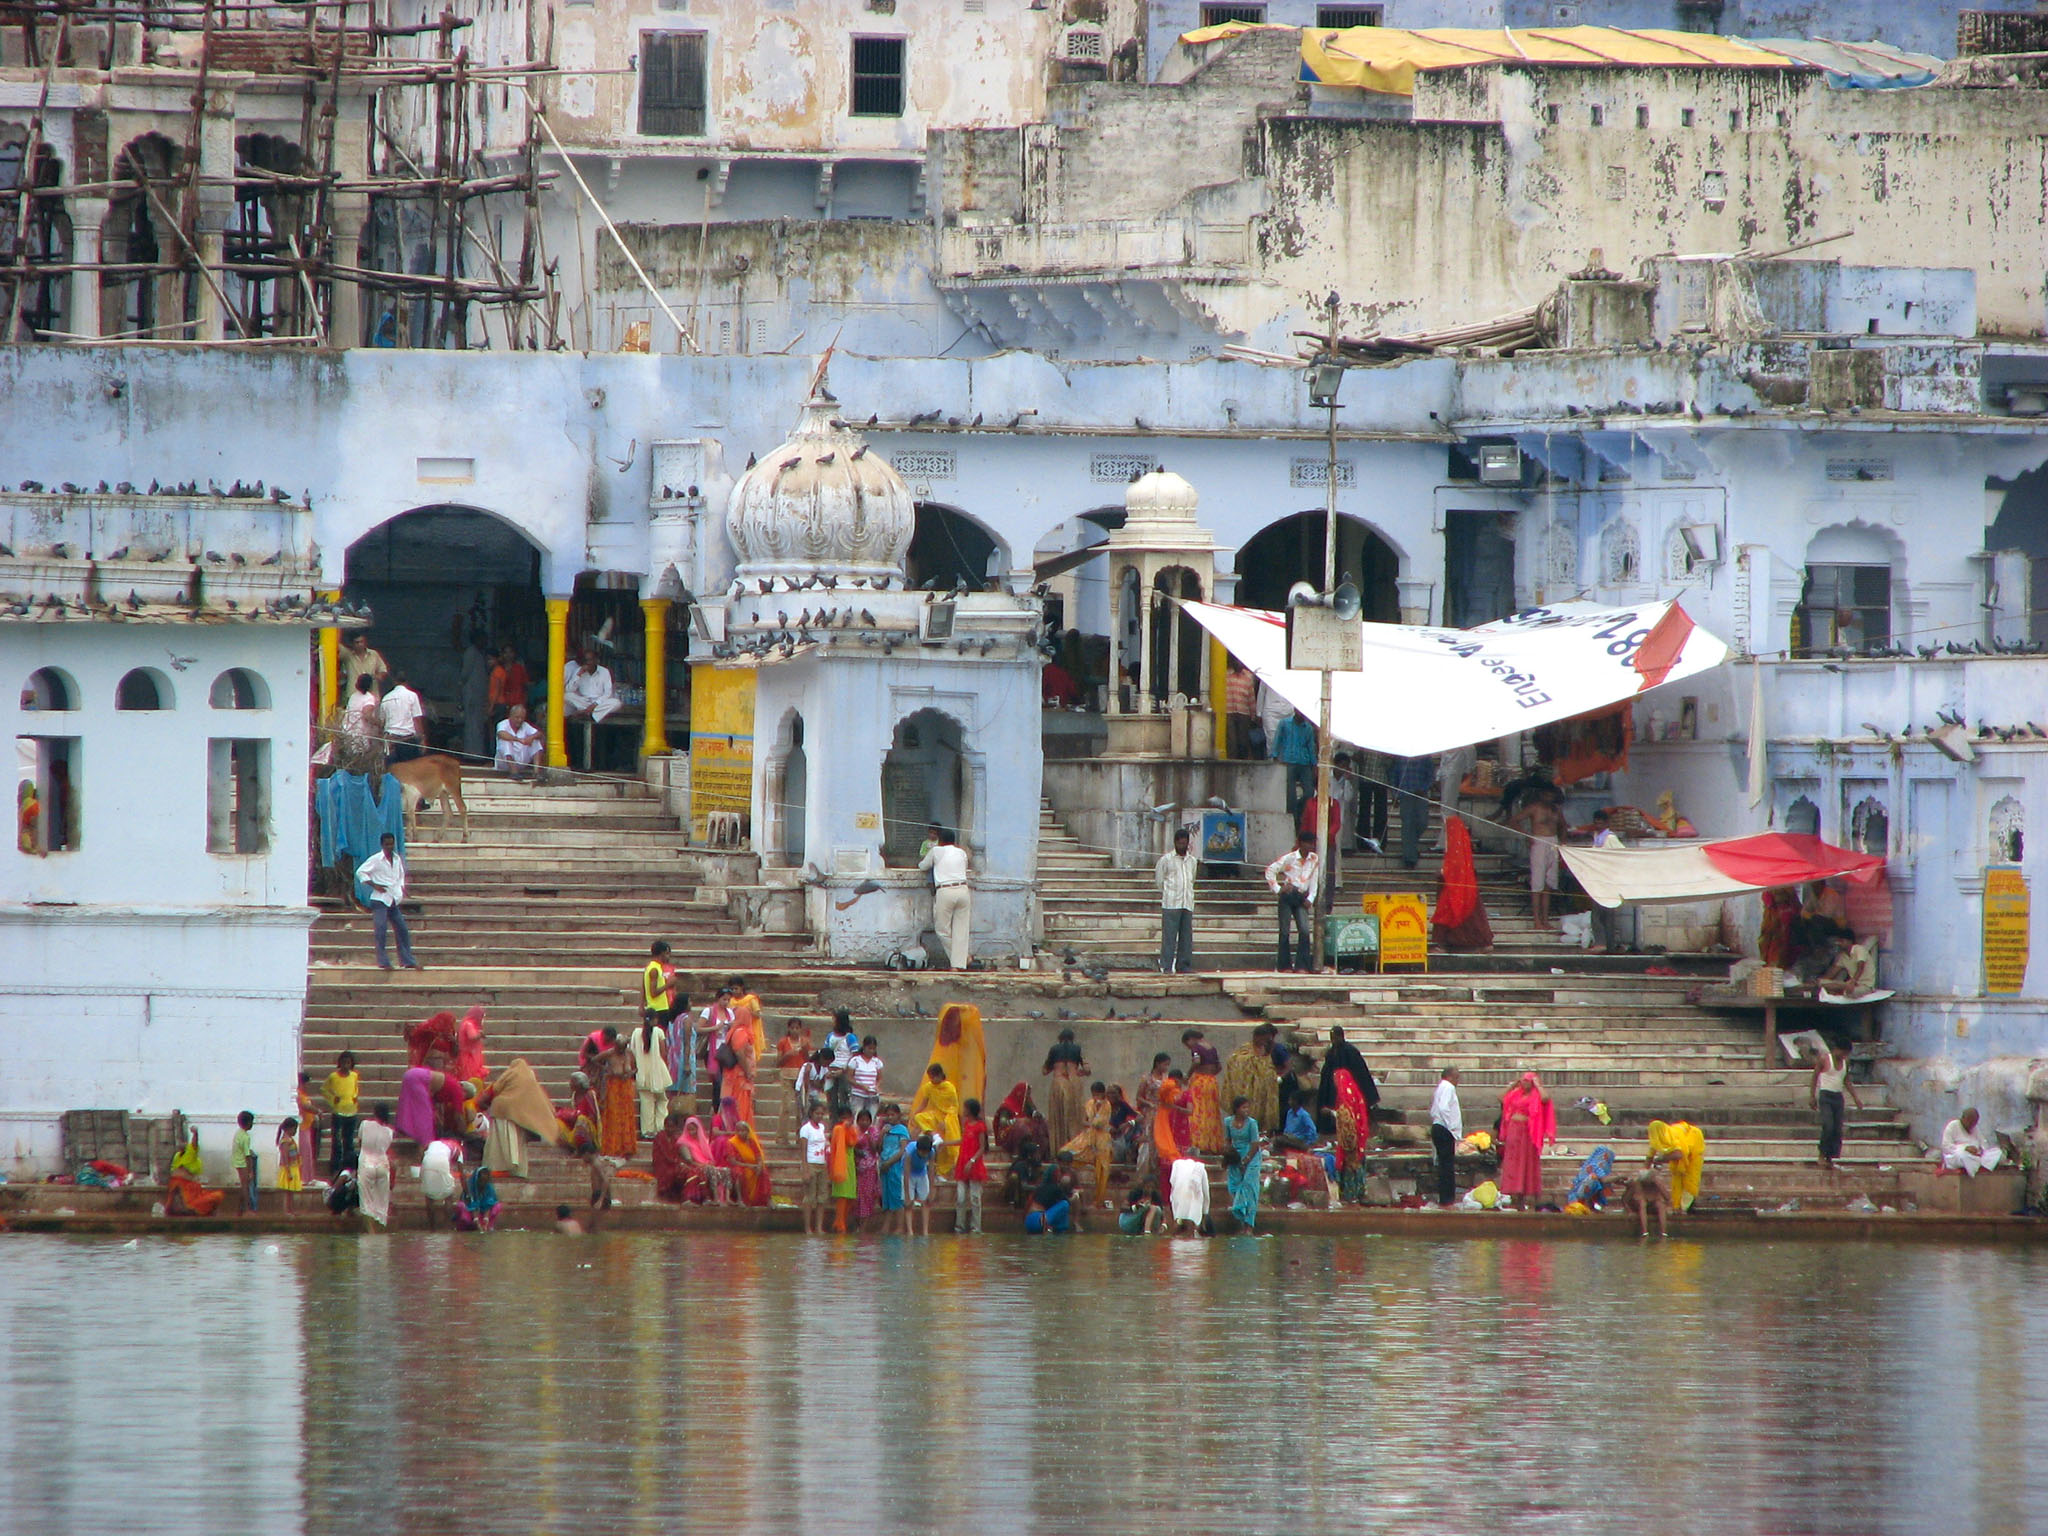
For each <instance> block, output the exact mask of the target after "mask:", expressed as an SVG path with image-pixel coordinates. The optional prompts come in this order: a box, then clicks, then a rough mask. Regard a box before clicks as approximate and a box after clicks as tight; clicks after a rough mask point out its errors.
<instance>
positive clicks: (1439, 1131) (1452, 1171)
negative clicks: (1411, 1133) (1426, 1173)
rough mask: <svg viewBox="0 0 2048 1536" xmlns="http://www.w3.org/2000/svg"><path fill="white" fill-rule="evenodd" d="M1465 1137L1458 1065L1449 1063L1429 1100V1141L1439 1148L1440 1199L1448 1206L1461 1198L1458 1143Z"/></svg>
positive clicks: (1437, 1197)
mask: <svg viewBox="0 0 2048 1536" xmlns="http://www.w3.org/2000/svg"><path fill="white" fill-rule="evenodd" d="M1464 1139H1465V1111H1464V1109H1463V1108H1462V1107H1461V1106H1460V1105H1459V1103H1458V1069H1457V1068H1456V1067H1445V1068H1444V1075H1443V1076H1442V1078H1440V1079H1439V1080H1438V1082H1437V1085H1436V1093H1435V1095H1434V1096H1433V1097H1432V1098H1431V1099H1430V1101H1429V1144H1430V1145H1431V1146H1432V1147H1434V1148H1435V1149H1436V1203H1437V1204H1438V1205H1441V1206H1444V1207H1446V1208H1448V1207H1449V1206H1450V1204H1451V1202H1452V1201H1454V1200H1456V1199H1457V1198H1458V1161H1457V1159H1458V1143H1459V1142H1461V1141H1463V1140H1464Z"/></svg>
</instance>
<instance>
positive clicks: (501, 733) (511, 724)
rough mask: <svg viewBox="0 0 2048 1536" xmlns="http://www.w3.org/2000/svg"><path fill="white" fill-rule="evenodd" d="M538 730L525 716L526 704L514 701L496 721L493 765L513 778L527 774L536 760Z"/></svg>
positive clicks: (523, 776)
mask: <svg viewBox="0 0 2048 1536" xmlns="http://www.w3.org/2000/svg"><path fill="white" fill-rule="evenodd" d="M540 749H541V739H540V731H539V730H538V729H537V728H536V727H535V726H534V724H533V722H532V721H531V720H528V719H527V718H526V706H525V705H524V704H514V705H513V706H512V712H511V713H510V714H508V715H506V716H505V718H504V719H502V720H500V721H499V722H498V752H497V757H496V759H495V762H494V764H493V766H495V767H496V768H497V770H498V772H500V773H509V774H511V775H512V777H513V778H515V779H523V778H531V777H532V775H533V765H534V764H535V763H536V762H538V761H539V760H540Z"/></svg>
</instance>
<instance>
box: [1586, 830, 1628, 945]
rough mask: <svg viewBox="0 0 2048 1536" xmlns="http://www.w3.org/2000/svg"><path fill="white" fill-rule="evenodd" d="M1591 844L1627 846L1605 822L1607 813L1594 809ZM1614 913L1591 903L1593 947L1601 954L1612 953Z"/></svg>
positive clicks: (1602, 846)
mask: <svg viewBox="0 0 2048 1536" xmlns="http://www.w3.org/2000/svg"><path fill="white" fill-rule="evenodd" d="M1593 846H1594V847H1595V848H1626V847H1627V846H1628V845H1627V844H1626V843H1624V842H1623V841H1622V840H1621V834H1620V833H1619V832H1617V831H1615V830H1614V828H1612V827H1611V826H1609V825H1608V824H1607V813H1606V812H1605V811H1595V812H1594V813H1593ZM1614 913H1615V909H1614V908H1613V907H1603V906H1601V905H1600V903H1599V902H1597V901H1596V902H1594V903H1593V908H1592V918H1593V924H1592V926H1593V948H1594V949H1596V950H1598V951H1599V952H1600V953H1601V954H1603V955H1611V954H1613V953H1614Z"/></svg>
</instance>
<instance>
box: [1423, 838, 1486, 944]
mask: <svg viewBox="0 0 2048 1536" xmlns="http://www.w3.org/2000/svg"><path fill="white" fill-rule="evenodd" d="M1429 926H1430V931H1431V937H1432V938H1433V939H1434V940H1435V941H1436V946H1437V948H1438V949H1447V950H1450V951H1452V952H1453V953H1459V954H1470V953H1473V952H1475V951H1478V950H1487V949H1491V948H1493V924H1492V923H1490V922H1488V921H1487V920H1486V903H1485V902H1483V901H1481V900H1480V899H1479V873H1478V871H1477V870H1475V869H1474V868H1473V867H1472V834H1471V833H1470V832H1468V831H1466V830H1465V818H1464V817H1462V816H1453V817H1452V818H1451V819H1450V820H1449V821H1448V822H1447V823H1445V826H1444V864H1443V869H1442V871H1441V872H1440V873H1439V874H1438V875H1437V879H1436V911H1435V912H1434V913H1432V914H1431V916H1430V919H1429Z"/></svg>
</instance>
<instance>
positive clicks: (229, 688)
mask: <svg viewBox="0 0 2048 1536" xmlns="http://www.w3.org/2000/svg"><path fill="white" fill-rule="evenodd" d="M207 702H208V703H209V704H211V705H212V706H213V707H214V708H215V709H268V708H270V685H269V684H268V683H266V682H264V680H263V678H262V676H261V674H259V673H255V672H251V671H250V670H249V669H248V668H247V667H229V668H228V669H227V671H225V672H223V673H221V675H220V676H219V677H216V678H215V679H214V680H213V687H212V688H211V689H209V690H208V692H207Z"/></svg>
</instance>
